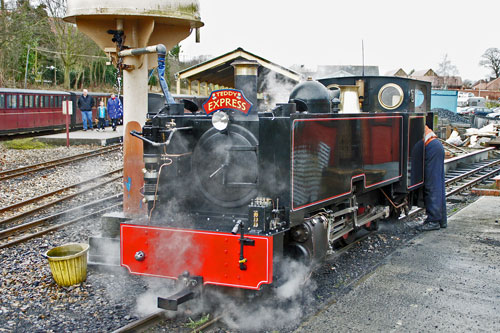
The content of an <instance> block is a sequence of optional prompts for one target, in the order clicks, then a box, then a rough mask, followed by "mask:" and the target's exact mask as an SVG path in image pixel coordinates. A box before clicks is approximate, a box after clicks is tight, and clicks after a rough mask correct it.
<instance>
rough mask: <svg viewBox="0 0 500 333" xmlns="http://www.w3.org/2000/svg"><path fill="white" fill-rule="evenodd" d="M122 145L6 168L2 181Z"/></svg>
mask: <svg viewBox="0 0 500 333" xmlns="http://www.w3.org/2000/svg"><path fill="white" fill-rule="evenodd" d="M121 147H122V144H116V145H111V146H107V147H104V148H99V149H96V150H92V151H89V152H86V153H82V154H76V155H72V156H68V157H64V158H61V159H56V160H52V161H48V162H43V163H38V164H32V165H28V166H25V167H20V168H16V169H10V170H4V171H1V172H0V181H2V180H6V179H10V178H15V177H20V176H22V175H25V174H28V173H32V172H36V171H42V170H47V169H50V168H54V167H56V166H60V165H65V164H69V163H73V162H78V161H81V160H84V159H87V158H90V157H94V156H99V155H103V154H107V153H109V152H112V151H115V150H118V149H121Z"/></svg>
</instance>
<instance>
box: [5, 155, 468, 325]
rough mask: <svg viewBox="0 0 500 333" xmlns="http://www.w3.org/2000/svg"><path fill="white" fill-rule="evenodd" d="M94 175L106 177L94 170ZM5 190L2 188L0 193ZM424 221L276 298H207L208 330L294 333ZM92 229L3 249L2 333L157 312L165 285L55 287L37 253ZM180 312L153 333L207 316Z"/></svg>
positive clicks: (379, 238)
mask: <svg viewBox="0 0 500 333" xmlns="http://www.w3.org/2000/svg"><path fill="white" fill-rule="evenodd" d="M91 148H92V147H86V148H82V147H79V148H75V150H73V148H71V149H69V151H71V152H70V153H69V154H68V155H72V154H75V153H77V151H76V149H79V151H78V152H81V151H82V150H86V149H87V150H88V149H91ZM67 152H68V150H67V149H66V148H55V149H54V150H52V149H48V150H43V151H10V150H5V149H1V150H0V156H3V157H2V163H5V167H7V168H13V167H15V166H16V165H22V164H33V163H36V162H37V161H41V160H44V159H45V160H47V159H48V160H50V159H54V158H57V157H60V156H62V154H63V153H67ZM11 155H14V157H12V156H11ZM106 159H108V160H112V161H114V162H113V163H110V167H111V168H115V167H116V165H115V164H114V163H116V164H119V163H120V159H119V158H117V157H114V156H112V154H109V155H106V157H105V158H104V160H101V161H100V162H99V163H95V164H93V165H85V164H82V165H81V166H80V164H78V167H76V166H74V165H73V166H72V167H71V166H69V167H64V169H63V168H61V169H58V170H56V171H54V172H52V173H51V174H50V175H49V174H48V175H47V176H46V177H45V178H43V177H42V178H43V180H44V181H46V180H48V179H50V180H51V181H50V183H52V182H56V183H59V184H61V183H62V182H63V181H64V180H65V179H64V178H73V181H75V179H74V177H78V176H79V175H82V174H85V173H86V172H89V170H92V171H96V169H97V165H99V166H102V165H103V164H105V160H106ZM80 167H81V169H80ZM79 170H80V171H79ZM66 173H69V174H70V175H71V177H68V176H67V174H66ZM99 173H104V171H103V170H101V169H99ZM9 184H10V186H9V189H10V190H12V191H14V190H15V191H17V192H16V193H17V195H12V196H9V197H2V201H1V206H4V205H5V204H9V203H12V202H15V200H18V199H19V196H21V197H23V196H24V197H28V196H31V195H32V194H33V192H34V191H35V192H36V191H42V190H43V192H46V191H48V186H49V185H48V184H45V185H43V182H42V180H40V179H39V180H36V181H34V180H29V179H26V180H22V181H21V182H19V183H9ZM19 184H21V185H19ZM0 186H5V185H4V184H1V185H0ZM38 186H39V187H38ZM44 186H45V187H44ZM50 186H52V185H50ZM13 187H15V189H13ZM35 187H37V188H38V190H35V189H34V188H35ZM4 190H5V188H0V193H1V192H3V191H4ZM452 199H453V200H450V204H449V205H448V211H449V213H453V212H454V211H456V210H458V209H459V208H460V207H463V206H464V205H466V204H467V203H468V200H473V199H474V197H472V196H468V197H462V196H456V197H455V198H452ZM421 220H422V217H417V218H413V219H411V220H404V219H403V220H399V221H393V222H392V223H389V222H387V223H382V224H381V227H380V230H379V232H378V233H377V234H372V235H370V236H368V237H367V238H366V239H365V240H363V241H362V242H360V243H359V244H356V245H355V246H353V247H352V248H351V249H349V250H348V251H346V252H345V253H342V254H340V255H335V254H334V255H333V256H332V257H331V258H329V259H328V260H326V261H325V262H323V263H322V264H321V265H319V266H318V268H317V269H316V270H315V271H314V272H313V273H309V272H307V271H306V270H304V269H303V267H300V266H296V265H294V264H290V265H289V269H290V271H289V272H290V274H289V275H290V276H291V277H295V278H292V279H290V280H289V283H288V284H287V285H286V287H284V288H278V290H276V294H275V295H276V296H275V297H272V298H270V297H266V298H255V299H252V301H248V302H241V301H238V300H236V301H235V300H233V299H232V298H229V297H226V296H224V298H221V296H220V295H218V294H216V293H207V296H206V297H205V298H206V299H208V300H209V301H210V303H212V305H213V304H214V303H215V304H216V306H215V310H216V311H221V310H222V311H224V318H223V319H222V321H221V322H222V325H218V326H217V327H215V328H212V329H211V330H210V331H212V332H221V331H231V332H233V331H234V332H236V331H242V330H249V331H273V330H279V331H280V332H287V331H293V330H294V329H295V328H296V327H297V326H298V325H300V322H301V321H302V320H303V319H304V318H306V317H307V316H309V315H311V314H314V313H316V312H317V311H320V310H321V309H322V308H323V307H324V306H326V305H327V304H329V303H331V302H335V300H336V299H338V298H340V297H342V296H343V295H345V294H346V293H348V292H349V291H350V289H351V288H352V286H353V285H355V283H356V281H359V279H362V277H363V276H364V275H366V274H367V273H369V272H371V271H372V270H373V269H374V268H375V267H376V266H377V265H378V264H379V263H380V261H381V260H382V259H383V258H385V257H386V256H387V255H389V254H390V253H392V252H394V250H395V249H397V248H398V247H401V246H405V244H407V243H408V242H409V241H411V239H412V238H413V237H414V236H415V235H416V234H417V231H415V226H416V225H417V224H418V223H420V221H421ZM96 230H99V221H97V220H89V221H86V222H84V223H78V224H76V225H73V226H71V227H68V228H65V229H63V230H60V231H57V232H52V233H49V234H47V235H44V236H42V237H39V238H36V239H33V240H30V241H28V242H25V243H22V244H19V245H17V246H14V247H11V248H7V249H2V250H0V262H1V266H0V270H1V273H0V291H1V293H0V332H26V331H32V332H106V331H112V330H114V329H117V328H119V327H121V326H123V325H125V324H127V323H128V322H131V321H133V320H135V319H137V318H139V317H140V316H142V315H143V314H144V313H145V312H151V311H154V310H155V308H156V304H155V296H158V294H159V293H160V294H161V293H162V292H163V295H167V293H169V292H170V291H165V290H163V291H161V289H162V288H163V287H165V286H167V289H168V285H169V284H170V282H168V281H165V280H158V279H147V280H142V279H141V278H139V277H135V276H131V275H129V274H126V273H125V272H123V271H115V272H113V273H101V272H98V271H95V270H93V269H90V270H89V272H88V277H87V280H86V281H85V282H84V283H82V284H80V285H76V286H72V287H59V286H58V285H57V284H56V283H55V282H54V281H53V279H52V276H51V273H50V268H49V266H48V263H47V261H46V259H44V258H43V257H42V256H41V253H43V252H45V251H47V250H48V249H50V248H52V247H55V246H59V245H61V244H64V243H67V242H84V243H86V242H88V237H89V236H90V235H96ZM304 281H305V282H304ZM170 290H171V288H170ZM297 291H300V292H297ZM211 309H213V308H211ZM181 310H182V311H180V312H179V313H177V314H176V316H177V318H176V320H168V321H166V322H165V323H162V324H161V325H158V326H156V327H155V328H154V329H153V330H152V331H158V332H167V331H186V330H189V329H188V328H187V327H186V323H187V322H188V321H189V318H191V319H192V320H194V321H196V320H198V319H200V317H201V316H202V314H204V313H205V312H206V311H208V310H207V308H201V307H199V303H198V302H188V303H186V304H185V305H183V306H182V308H181Z"/></svg>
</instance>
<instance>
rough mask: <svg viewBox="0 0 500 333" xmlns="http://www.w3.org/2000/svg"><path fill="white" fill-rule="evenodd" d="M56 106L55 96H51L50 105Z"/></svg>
mask: <svg viewBox="0 0 500 333" xmlns="http://www.w3.org/2000/svg"><path fill="white" fill-rule="evenodd" d="M54 106H55V104H54V96H50V104H49V107H51V108H53V107H54Z"/></svg>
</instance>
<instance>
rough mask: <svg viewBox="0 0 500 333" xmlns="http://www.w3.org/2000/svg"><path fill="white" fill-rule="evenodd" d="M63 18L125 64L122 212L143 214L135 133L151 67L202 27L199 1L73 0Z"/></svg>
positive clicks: (143, 114)
mask: <svg viewBox="0 0 500 333" xmlns="http://www.w3.org/2000/svg"><path fill="white" fill-rule="evenodd" d="M64 20H65V21H68V22H71V23H75V24H76V26H77V27H78V29H80V30H81V31H82V32H84V33H85V34H87V35H88V36H89V37H90V38H92V39H93V40H94V41H95V42H96V43H97V44H98V45H99V46H100V47H101V48H102V49H103V50H104V51H105V52H106V53H108V54H110V55H111V56H112V57H113V58H114V59H115V61H117V62H118V63H119V64H120V66H121V68H123V106H124V110H123V125H124V133H123V150H124V156H123V159H124V166H123V181H124V196H123V210H124V213H125V214H126V215H128V216H131V215H135V214H142V213H144V212H145V211H144V208H143V205H142V204H141V200H142V194H141V192H140V191H141V188H142V186H143V184H144V180H143V174H142V169H143V168H144V163H143V157H142V155H143V148H142V141H140V140H138V139H136V138H133V137H132V136H131V135H130V131H132V130H136V131H138V132H141V127H142V125H143V124H144V122H145V120H146V113H147V107H148V103H147V98H148V82H147V80H148V69H151V68H154V67H156V66H157V59H158V55H157V54H156V51H157V50H158V49H161V47H159V46H161V45H160V44H163V45H164V46H166V48H167V50H168V49H170V48H172V47H173V46H174V45H176V44H177V43H179V42H180V41H181V40H183V39H184V38H186V37H187V36H189V34H190V33H191V32H192V31H193V30H196V32H198V29H199V28H200V27H202V26H203V23H202V22H201V20H200V16H199V4H198V1H192V0H177V1H175V0H170V1H169V0H141V1H137V0H107V1H104V2H103V1H97V0H68V9H67V12H66V17H65V18H64ZM197 35H198V34H197ZM148 46H150V47H148ZM164 49H165V48H163V50H164Z"/></svg>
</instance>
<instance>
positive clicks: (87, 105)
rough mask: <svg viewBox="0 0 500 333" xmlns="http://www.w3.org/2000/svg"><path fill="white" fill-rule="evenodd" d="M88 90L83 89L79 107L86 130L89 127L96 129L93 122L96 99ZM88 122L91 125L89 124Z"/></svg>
mask: <svg viewBox="0 0 500 333" xmlns="http://www.w3.org/2000/svg"><path fill="white" fill-rule="evenodd" d="M88 93H89V92H88V90H87V89H83V94H82V95H81V96H80V98H78V108H79V109H80V111H81V112H82V120H83V130H84V131H86V130H87V128H88V127H90V129H91V130H93V129H94V127H93V124H92V107H93V106H94V99H93V98H92V97H90V96H89V95H88ZM87 122H88V123H89V125H90V126H87V125H88V124H87Z"/></svg>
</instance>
